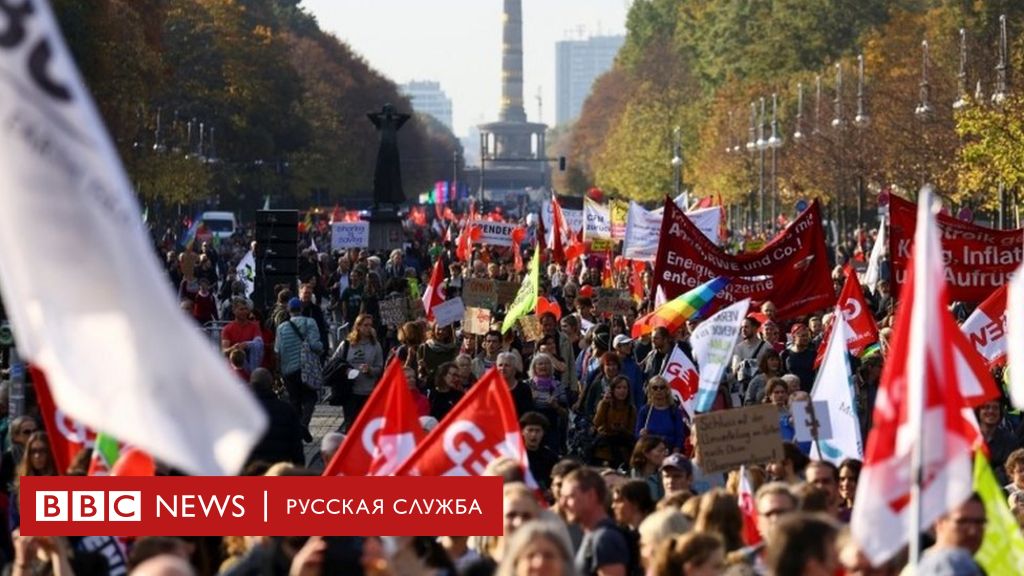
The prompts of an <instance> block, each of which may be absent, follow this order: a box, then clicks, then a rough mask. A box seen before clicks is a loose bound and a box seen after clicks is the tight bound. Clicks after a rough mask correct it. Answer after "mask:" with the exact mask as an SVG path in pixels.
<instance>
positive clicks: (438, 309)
mask: <svg viewBox="0 0 1024 576" xmlns="http://www.w3.org/2000/svg"><path fill="white" fill-rule="evenodd" d="M433 312H434V321H435V324H436V325H437V326H439V327H444V326H450V325H452V324H455V323H456V322H458V321H460V320H462V317H463V315H465V313H466V307H465V306H464V305H463V304H462V298H458V297H455V298H452V299H451V300H446V301H444V302H442V303H441V304H438V305H437V306H434V309H433Z"/></svg>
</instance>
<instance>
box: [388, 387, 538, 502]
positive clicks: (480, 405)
mask: <svg viewBox="0 0 1024 576" xmlns="http://www.w3.org/2000/svg"><path fill="white" fill-rule="evenodd" d="M503 456H506V457H509V458H511V459H513V460H515V461H517V462H519V463H520V465H521V466H522V467H523V471H524V473H525V474H526V475H527V479H528V482H527V483H528V484H529V483H530V482H531V481H532V477H531V476H530V466H529V462H528V461H527V459H526V447H525V446H524V445H523V436H522V431H521V430H520V428H519V416H518V415H517V414H516V407H515V404H514V403H513V402H512V395H511V394H510V393H509V391H508V384H506V383H505V379H504V378H503V377H502V376H501V373H500V372H498V370H497V369H496V368H491V369H490V370H488V371H487V372H486V373H485V374H484V375H483V377H481V378H480V380H479V381H477V383H476V384H474V385H473V387H472V388H470V389H469V392H468V393H467V394H466V395H465V396H463V397H462V400H460V401H459V403H458V404H456V405H455V407H454V408H452V410H451V412H449V413H448V416H446V417H445V419H444V420H443V421H442V422H441V424H440V425H438V426H437V427H436V428H434V429H433V430H432V431H431V432H430V434H429V435H428V436H427V437H426V438H424V439H423V441H422V442H420V444H419V446H417V447H416V451H415V452H413V454H412V456H409V459H408V460H406V461H405V463H403V464H402V465H401V466H400V467H399V468H398V470H396V471H395V473H394V475H395V476H479V475H481V474H483V472H484V469H485V468H486V467H487V465H488V464H490V463H491V462H492V461H493V460H496V459H498V458H500V457H503ZM533 485H536V482H533Z"/></svg>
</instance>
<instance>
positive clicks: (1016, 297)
mask: <svg viewBox="0 0 1024 576" xmlns="http://www.w3.org/2000/svg"><path fill="white" fill-rule="evenodd" d="M1006 317H1007V318H1008V320H1007V324H1008V326H1007V330H1008V332H1009V334H1008V336H1007V342H1006V347H1007V349H1008V350H1009V352H1008V358H1007V365H1008V366H1010V381H1009V382H1008V384H1009V388H1010V400H1011V401H1012V402H1013V405H1014V406H1015V407H1017V409H1021V408H1024V266H1021V267H1020V268H1017V273H1016V274H1014V276H1013V280H1010V289H1009V290H1008V291H1007V294H1006Z"/></svg>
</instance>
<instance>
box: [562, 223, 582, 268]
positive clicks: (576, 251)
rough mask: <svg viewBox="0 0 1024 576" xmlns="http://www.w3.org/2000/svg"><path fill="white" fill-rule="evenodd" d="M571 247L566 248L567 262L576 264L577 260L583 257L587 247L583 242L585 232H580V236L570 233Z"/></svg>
mask: <svg viewBox="0 0 1024 576" xmlns="http://www.w3.org/2000/svg"><path fill="white" fill-rule="evenodd" d="M569 238H570V240H569V246H567V247H566V248H565V260H566V261H567V262H568V263H569V264H575V262H576V259H577V258H579V257H580V256H583V253H584V252H585V251H586V249H587V246H586V244H584V242H583V230H580V231H579V233H578V234H573V233H572V232H569Z"/></svg>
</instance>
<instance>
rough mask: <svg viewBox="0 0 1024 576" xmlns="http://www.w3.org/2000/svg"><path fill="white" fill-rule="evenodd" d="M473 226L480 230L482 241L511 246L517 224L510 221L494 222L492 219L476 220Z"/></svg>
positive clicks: (492, 244) (488, 243)
mask: <svg viewBox="0 0 1024 576" xmlns="http://www.w3.org/2000/svg"><path fill="white" fill-rule="evenodd" d="M470 224H471V226H473V227H474V228H477V229H478V230H480V243H481V244H487V245H488V246H511V245H512V231H513V230H515V229H516V225H515V224H510V223H508V222H492V221H490V220H474V221H473V222H471V223H470Z"/></svg>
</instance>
